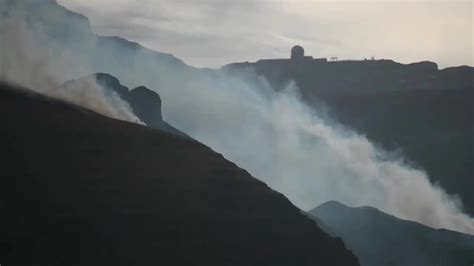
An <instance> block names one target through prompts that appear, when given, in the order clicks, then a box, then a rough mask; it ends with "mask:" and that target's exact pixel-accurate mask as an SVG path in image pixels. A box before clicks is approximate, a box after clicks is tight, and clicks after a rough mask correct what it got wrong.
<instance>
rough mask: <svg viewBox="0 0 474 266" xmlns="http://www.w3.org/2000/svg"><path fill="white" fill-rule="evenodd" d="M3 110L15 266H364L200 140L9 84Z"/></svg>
mask: <svg viewBox="0 0 474 266" xmlns="http://www.w3.org/2000/svg"><path fill="white" fill-rule="evenodd" d="M0 111H1V112H0V113H1V114H2V137H1V138H0V145H1V147H2V149H1V150H0V154H1V158H2V162H3V166H2V178H1V179H0V212H1V213H2V219H1V220H0V261H2V263H5V264H6V265H19V264H21V265H25V264H26V265H31V264H32V263H33V262H34V263H35V264H34V265H91V264H96V265H98V264H100V265H131V264H133V265H153V264H155V265H157V264H166V265H182V264H187V265H358V262H357V259H356V258H355V257H354V256H353V255H352V254H351V253H350V252H349V251H348V250H347V249H346V248H345V247H344V244H343V242H342V241H341V240H340V239H333V238H331V237H329V235H327V234H326V233H324V232H323V231H322V230H320V229H319V228H318V226H317V225H316V223H315V222H313V221H312V220H311V219H309V218H307V217H306V216H304V215H302V214H301V213H300V210H299V209H297V208H296V207H294V206H293V205H292V204H291V203H290V202H289V201H288V200H287V199H286V198H285V197H284V196H283V195H281V194H280V193H277V192H275V191H273V190H271V189H270V188H269V187H268V186H266V185H265V184H264V183H263V182H260V181H258V180H257V179H255V178H253V177H251V176H250V175H249V174H248V173H247V172H246V171H244V170H242V169H240V168H238V167H237V166H236V165H234V164H233V163H231V162H229V161H227V160H225V159H224V158H223V157H222V156H221V155H219V154H217V153H215V152H213V151H212V150H211V149H209V148H208V147H206V146H204V145H202V144H200V143H198V142H196V141H194V140H192V139H189V138H183V137H180V136H176V135H173V134H168V133H165V132H162V131H160V130H156V129H151V128H147V127H143V126H140V125H136V124H132V123H127V122H124V121H119V120H114V119H110V118H107V117H104V116H101V115H98V114H96V113H93V112H91V111H88V110H86V109H83V108H81V107H78V106H74V105H71V104H67V103H64V102H61V101H58V100H54V99H51V98H46V97H44V96H41V95H38V94H35V93H33V92H29V91H20V90H15V89H12V88H11V87H9V86H6V85H1V88H0Z"/></svg>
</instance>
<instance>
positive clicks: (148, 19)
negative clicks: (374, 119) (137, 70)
mask: <svg viewBox="0 0 474 266" xmlns="http://www.w3.org/2000/svg"><path fill="white" fill-rule="evenodd" d="M58 2H59V3H60V4H62V5H64V6H66V7H68V8H69V9H71V10H73V11H76V12H79V13H82V14H84V15H86V16H88V17H89V19H90V21H91V25H92V27H93V29H94V31H95V32H96V33H98V34H102V35H118V36H122V37H124V38H127V39H129V40H133V41H136V42H139V43H141V44H143V45H144V46H146V47H149V48H151V49H153V50H157V51H160V52H166V53H171V54H173V55H175V56H176V57H178V58H180V59H182V60H184V61H185V62H186V63H188V64H190V65H193V66H198V67H220V66H222V65H224V64H227V63H232V62H241V61H256V60H258V59H262V58H282V57H288V56H289V51H290V48H291V46H293V45H294V44H301V45H303V46H304V47H305V50H306V53H307V54H308V55H313V56H314V57H331V56H337V57H339V58H340V59H363V58H369V57H371V56H374V57H375V58H389V59H394V60H396V61H399V62H402V63H410V62H415V61H422V60H430V61H435V62H437V63H438V64H439V65H440V67H448V66H457V65H471V66H472V65H474V57H473V55H474V47H473V43H474V29H473V13H474V1H473V0H463V1H455V0H454V1H451V0H441V1H440V0H424V1H419V0H398V1H389V0H364V1H357V0H344V1H343V0H332V1H329V0H327V1H318V0H313V1H311V0H58Z"/></svg>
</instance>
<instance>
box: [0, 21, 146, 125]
mask: <svg viewBox="0 0 474 266" xmlns="http://www.w3.org/2000/svg"><path fill="white" fill-rule="evenodd" d="M0 27H1V32H2V39H3V40H2V42H1V43H2V46H1V52H0V61H1V68H0V77H1V80H2V81H6V82H9V83H12V84H16V85H20V86H24V87H27V88H29V89H32V90H35V91H37V92H40V93H43V94H45V95H48V96H51V97H54V98H59V99H62V100H65V101H68V102H71V103H74V104H77V105H81V106H83V107H85V108H88V109H91V110H93V111H95V112H97V113H100V114H103V115H106V116H109V117H114V118H117V119H120V120H125V121H130V122H136V123H142V122H141V121H140V119H138V118H137V117H136V116H135V115H134V114H133V112H132V111H131V109H130V106H129V105H128V103H126V102H125V101H123V100H122V99H120V97H119V96H118V95H117V94H116V93H115V92H107V91H105V90H104V89H103V88H102V87H101V86H99V85H98V84H97V82H96V81H95V79H93V78H90V79H88V80H84V82H82V83H81V84H78V83H75V84H70V85H69V86H62V85H61V84H62V83H63V82H64V81H65V80H64V79H65V77H66V76H67V75H66V71H69V70H70V69H71V68H75V67H77V66H74V65H75V60H74V56H73V55H71V54H69V51H67V50H66V49H61V48H58V47H54V46H52V47H48V45H47V44H50V43H49V42H48V41H47V40H46V39H44V37H45V36H44V35H41V34H40V33H41V30H39V29H35V28H32V26H30V25H27V23H26V22H25V20H24V19H23V16H22V14H15V15H14V16H13V17H10V18H9V19H7V20H3V21H1V22H0Z"/></svg>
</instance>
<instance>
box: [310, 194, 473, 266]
mask: <svg viewBox="0 0 474 266" xmlns="http://www.w3.org/2000/svg"><path fill="white" fill-rule="evenodd" d="M309 214H310V216H312V217H315V218H314V219H315V221H317V222H318V225H320V226H321V228H323V229H324V230H325V231H326V232H329V233H330V234H331V235H332V236H338V237H341V238H342V239H343V240H344V242H345V243H346V244H347V246H348V247H349V248H350V249H351V250H352V251H353V252H354V254H356V256H357V257H358V258H359V260H360V263H361V265H363V266H379V265H393V266H402V265H417V266H423V265H426V266H432V265H443V266H450V265H452V266H463V265H464V266H471V265H472V264H473V263H474V236H472V235H465V234H461V233H457V232H453V231H448V230H444V229H440V230H436V229H432V228H430V227H427V226H425V225H422V224H419V223H415V222H411V221H405V220H401V219H398V218H396V217H395V216H391V215H388V214H386V213H383V212H381V211H379V210H377V209H375V208H372V207H359V208H351V207H348V206H346V205H343V204H341V203H339V202H335V201H330V202H326V203H323V204H321V205H320V206H319V207H317V208H314V209H313V210H311V211H309Z"/></svg>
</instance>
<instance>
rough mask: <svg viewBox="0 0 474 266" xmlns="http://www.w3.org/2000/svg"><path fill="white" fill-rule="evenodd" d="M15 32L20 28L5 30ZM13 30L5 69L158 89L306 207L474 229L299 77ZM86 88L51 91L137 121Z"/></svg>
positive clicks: (199, 130) (208, 135)
mask: <svg viewBox="0 0 474 266" xmlns="http://www.w3.org/2000/svg"><path fill="white" fill-rule="evenodd" d="M3 30H5V29H3ZM12 33H15V34H16V33H18V31H17V30H13V31H12V32H8V31H7V34H9V35H11V34H12ZM15 34H13V35H14V36H13V39H10V38H3V36H2V40H7V39H8V41H7V42H6V43H7V45H6V46H4V47H2V54H3V55H2V56H3V57H4V58H5V53H6V54H7V57H6V58H7V59H8V60H6V62H8V64H9V65H8V67H3V68H2V75H3V77H5V76H6V77H7V78H8V79H10V80H13V81H15V82H20V83H21V84H22V85H26V86H28V87H30V88H39V87H40V88H50V87H52V88H58V87H59V86H58V83H56V82H55V81H57V80H61V78H62V79H63V80H65V79H64V77H68V79H70V78H73V77H80V76H85V75H88V74H91V73H95V72H105V73H110V74H112V75H114V76H117V77H119V78H120V79H121V81H122V82H124V83H125V84H127V85H129V86H135V85H139V84H140V85H141V84H143V85H145V86H147V87H149V88H151V89H153V88H155V89H159V93H160V96H161V97H162V99H163V115H164V117H165V118H166V120H167V121H169V122H171V123H172V124H173V125H174V126H176V127H178V128H180V129H181V130H183V131H184V132H186V133H187V134H189V135H190V136H191V137H193V138H196V139H197V140H199V141H201V142H203V143H205V144H207V145H209V146H211V147H212V148H213V149H214V150H216V151H218V152H220V153H223V154H224V155H225V156H226V157H227V158H228V159H229V160H231V161H233V162H235V163H237V164H238V165H239V166H241V167H243V168H245V169H246V170H248V171H249V172H250V173H251V174H252V175H253V176H256V177H258V178H260V179H262V180H263V181H265V182H266V183H267V184H268V185H270V186H271V187H272V188H274V189H275V190H278V191H280V192H282V193H283V194H285V195H286V196H287V197H288V198H289V199H290V200H291V201H292V202H293V203H294V204H295V205H296V206H298V207H300V208H302V209H309V208H313V207H316V206H317V205H319V204H321V203H323V202H325V201H328V200H338V201H341V202H343V203H346V204H348V205H351V206H358V205H370V206H374V207H377V208H379V209H381V210H383V211H385V212H388V213H391V214H394V215H396V216H398V217H400V218H404V219H409V220H414V221H418V222H421V223H423V224H426V225H429V226H432V227H435V228H448V229H452V230H456V231H461V232H466V233H470V234H474V219H473V218H471V217H469V216H468V215H466V214H463V213H462V211H461V210H462V207H461V204H460V202H459V200H457V199H456V198H454V197H451V196H448V195H447V194H446V193H445V192H444V191H443V190H442V189H440V188H439V187H438V186H435V185H433V184H431V183H430V182H429V180H428V178H427V176H426V174H425V173H424V172H423V171H421V170H417V169H413V168H411V167H409V166H407V165H405V164H404V163H403V161H402V160H401V159H394V158H389V157H388V156H387V154H385V153H384V152H383V151H381V150H380V149H378V148H377V147H375V146H374V145H373V144H372V143H371V142H370V141H369V140H367V139H366V138H365V137H363V136H361V135H358V134H357V133H355V132H353V131H351V130H349V129H347V128H343V127H342V126H340V125H338V124H337V123H335V122H331V121H330V120H328V119H323V117H321V116H319V115H318V113H316V112H315V111H314V110H313V109H311V108H308V107H307V106H305V105H304V104H303V103H302V102H301V101H300V99H299V97H298V93H297V91H298V90H297V88H295V87H294V86H292V85H291V84H290V85H289V86H288V88H287V89H286V90H285V91H283V92H275V91H274V90H273V89H272V88H271V87H270V86H269V85H268V83H267V82H266V81H265V80H264V79H263V78H261V77H259V76H257V75H256V74H255V73H254V72H253V71H252V70H249V71H248V72H245V73H241V74H239V75H237V74H236V75H227V74H225V73H224V72H223V71H218V70H215V71H212V70H209V71H205V70H196V69H192V68H187V67H176V64H175V63H173V62H171V61H172V60H169V61H170V62H168V61H166V60H165V59H166V58H167V57H160V58H156V57H153V56H152V55H150V52H146V51H144V50H139V49H133V55H130V54H131V53H132V52H130V51H131V50H130V49H128V48H127V47H126V46H120V45H117V46H110V47H109V48H107V49H106V50H104V49H103V48H100V47H96V46H94V45H92V44H91V42H87V41H83V42H80V43H79V44H77V46H80V48H78V49H79V51H81V53H77V52H75V53H71V52H68V47H70V45H71V44H67V45H65V46H66V48H62V49H58V47H56V49H54V53H53V54H48V52H49V51H50V50H48V49H46V50H44V49H40V48H38V47H37V46H38V44H41V43H45V44H46V43H48V45H49V44H51V43H53V44H54V43H56V42H54V41H51V40H49V39H48V40H44V39H41V38H44V37H38V36H35V37H34V39H33V40H29V41H28V42H27V43H29V44H30V45H29V47H28V48H21V47H17V46H19V44H25V42H24V41H22V40H24V39H18V37H17V36H16V35H15ZM15 38H16V39H15ZM38 38H39V39H38ZM87 38H88V37H87V36H83V37H81V38H80V39H84V40H85V39H87ZM38 40H39V41H38ZM33 41H34V42H33ZM101 49H102V50H101ZM31 51H35V53H34V54H31ZM39 51H41V52H39ZM75 51H78V50H77V49H76V50H75ZM25 54H26V55H25ZM37 54H41V56H40V57H38V56H36V55H37ZM125 56H128V57H127V58H129V59H130V60H126V61H127V62H126V63H127V64H126V65H125V64H120V63H117V62H118V61H117V60H118V59H120V58H122V57H125ZM10 57H11V58H10ZM4 58H2V61H4V60H3V59H4ZM31 58H33V59H34V60H31ZM57 58H60V60H58V59H57ZM163 58H165V59H163ZM44 59H48V60H44ZM160 60H161V61H160ZM45 62H47V66H48V67H44V66H45ZM65 62H68V63H65ZM178 65H179V64H178ZM40 69H41V70H44V69H48V70H54V71H53V73H54V74H55V75H54V76H51V75H49V74H51V73H49V72H48V73H47V74H48V75H44V73H43V72H39V71H40ZM85 71H89V72H88V73H85ZM5 72H6V73H5ZM11 72H13V73H11ZM50 72H51V71H50ZM38 73H41V75H39V74H38ZM37 76H38V77H41V78H40V79H37V78H36V77H37ZM27 78H28V79H27ZM86 88H88V89H89V90H87V89H85V88H69V89H68V88H62V89H65V90H60V91H58V90H54V91H49V90H44V92H45V93H48V94H50V95H57V96H58V97H62V98H65V99H67V100H70V101H75V102H76V103H79V104H82V105H84V106H86V107H89V108H92V109H94V110H101V111H100V112H102V113H106V114H108V115H110V116H113V117H116V118H121V119H126V120H132V121H133V119H131V118H134V117H132V114H131V112H130V111H129V110H130V109H129V108H128V107H127V106H126V105H125V104H124V103H123V102H122V101H120V100H119V99H114V98H113V97H112V99H111V97H109V96H110V95H109V96H104V93H103V92H102V91H100V90H95V89H94V88H96V86H92V85H91V86H86ZM94 93H95V94H94ZM113 110H115V112H114V111H113ZM222 178H225V177H222ZM229 189H231V188H229Z"/></svg>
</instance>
